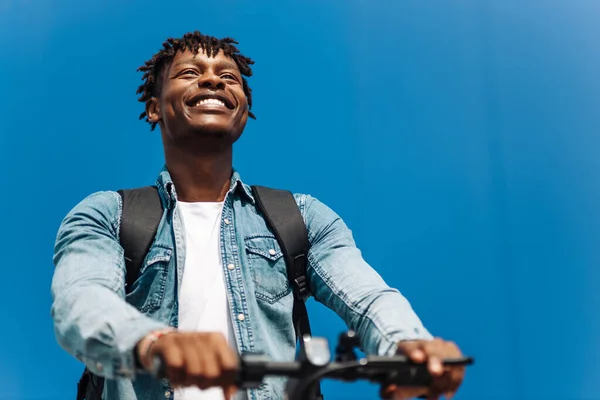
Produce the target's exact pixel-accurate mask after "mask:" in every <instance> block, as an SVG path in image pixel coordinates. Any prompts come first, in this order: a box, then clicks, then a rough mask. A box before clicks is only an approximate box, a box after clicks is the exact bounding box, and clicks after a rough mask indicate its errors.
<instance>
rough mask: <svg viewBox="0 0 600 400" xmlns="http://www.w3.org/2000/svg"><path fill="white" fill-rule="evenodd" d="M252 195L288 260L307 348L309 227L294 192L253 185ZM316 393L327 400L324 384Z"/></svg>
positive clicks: (299, 331)
mask: <svg viewBox="0 0 600 400" xmlns="http://www.w3.org/2000/svg"><path fill="white" fill-rule="evenodd" d="M252 192H253V193H254V198H255V199H256V207H257V209H258V210H259V212H260V213H261V214H262V215H263V217H264V218H265V220H266V222H267V225H269V227H270V228H271V230H272V231H273V235H275V238H276V239H277V242H278V243H279V247H281V252H282V253H283V256H284V258H285V264H286V268H287V276H288V280H289V282H290V286H291V287H292V290H293V292H294V306H293V307H294V308H293V310H292V320H293V323H294V329H295V331H296V339H297V340H299V341H300V346H301V347H303V341H302V338H303V337H305V336H311V332H310V322H309V320H308V310H307V309H306V304H305V300H306V299H307V298H308V297H309V296H310V288H309V286H308V279H307V276H306V267H307V264H308V250H309V248H310V242H309V240H308V232H307V230H306V224H305V223H304V219H303V218H302V214H301V213H300V210H299V209H298V204H296V200H295V199H294V195H293V194H292V193H291V192H288V191H286V190H278V189H271V188H267V187H264V186H252ZM314 390H315V394H316V396H317V398H318V399H323V395H322V394H321V385H320V384H316V385H315V387H314Z"/></svg>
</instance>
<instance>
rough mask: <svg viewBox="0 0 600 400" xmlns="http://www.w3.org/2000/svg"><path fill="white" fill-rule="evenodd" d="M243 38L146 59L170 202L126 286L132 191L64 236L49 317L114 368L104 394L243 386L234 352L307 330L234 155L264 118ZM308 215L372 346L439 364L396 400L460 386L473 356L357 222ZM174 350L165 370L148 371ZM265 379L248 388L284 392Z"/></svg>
mask: <svg viewBox="0 0 600 400" xmlns="http://www.w3.org/2000/svg"><path fill="white" fill-rule="evenodd" d="M236 44H237V42H235V41H234V40H232V39H230V38H226V39H221V40H219V39H216V38H214V37H210V36H205V35H202V34H200V33H199V32H193V33H188V34H186V35H184V36H183V37H182V38H180V39H168V40H167V41H166V42H165V43H164V44H163V48H162V49H161V50H160V51H159V52H158V53H157V54H155V55H154V56H153V57H152V58H151V59H150V60H149V61H147V62H146V63H145V65H144V66H142V67H141V68H140V70H141V71H142V72H144V75H143V78H142V79H143V80H144V83H143V84H142V85H141V86H140V88H139V90H138V94H141V97H140V99H139V100H140V101H141V102H143V103H144V104H145V112H144V113H142V115H141V116H140V118H146V121H147V122H149V123H150V125H151V128H152V130H154V128H155V127H156V126H158V127H159V128H160V132H161V136H162V141H163V145H164V154H165V160H166V166H165V168H164V169H163V171H162V172H161V173H160V175H159V177H158V180H157V182H156V186H157V188H158V192H159V194H160V197H161V201H162V203H163V206H164V214H163V217H162V220H161V223H160V225H159V227H158V231H157V234H156V239H155V241H154V242H153V244H152V246H151V247H150V250H149V252H148V255H147V256H146V259H145V262H144V264H143V265H142V267H141V270H140V274H139V276H138V278H137V280H136V281H135V283H133V285H132V286H131V287H129V288H127V290H126V288H125V279H124V277H125V261H124V255H123V254H124V253H123V248H122V247H121V245H120V244H119V228H120V223H121V213H122V203H121V197H120V196H119V195H118V194H117V193H116V192H99V193H95V194H92V195H91V196H89V197H87V198H86V199H85V200H83V201H82V202H81V203H80V204H78V205H77V206H76V207H74V209H73V210H71V212H70V213H69V214H68V215H67V216H66V218H65V219H64V221H63V223H62V225H61V227H60V229H59V232H58V236H57V241H56V248H55V256H54V262H55V265H56V270H55V274H54V278H53V282H52V295H53V300H54V301H53V305H52V316H53V318H54V324H55V332H56V336H57V340H58V342H59V343H60V344H61V346H63V347H64V348H65V349H66V350H67V351H68V352H69V353H71V354H73V355H74V356H75V357H77V358H78V359H79V360H81V361H83V362H84V363H85V364H86V365H87V366H88V368H89V369H90V370H91V371H92V372H94V373H95V374H97V375H100V376H103V377H105V378H107V379H106V384H105V387H104V393H105V397H104V398H106V399H111V400H113V399H114V400H117V399H118V400H131V399H140V400H141V399H144V400H146V399H150V400H153V399H171V398H173V397H175V398H176V399H177V400H192V399H193V400H198V399H219V398H223V396H225V397H230V396H232V395H233V393H234V392H235V388H234V385H233V384H234V376H235V371H236V369H237V363H238V361H237V360H238V359H237V354H238V353H242V352H262V353H265V354H266V355H268V356H270V357H271V358H273V359H275V360H292V359H293V358H294V354H295V339H296V338H295V333H294V327H293V324H292V319H291V313H292V303H293V298H292V293H291V291H290V288H289V285H288V284H287V276H286V268H285V261H284V260H283V259H282V257H281V249H280V248H279V245H278V244H277V241H276V240H275V238H274V236H273V234H272V233H271V232H270V231H269V229H268V228H267V225H266V223H265V220H264V218H263V217H262V216H261V215H260V213H259V212H258V211H257V208H256V206H255V200H254V196H253V193H252V190H251V188H250V187H249V186H247V185H246V184H244V183H243V182H242V180H241V178H240V176H239V174H238V173H237V171H235V170H234V169H233V167H232V146H233V144H234V143H235V142H236V140H237V139H238V138H239V137H240V135H241V134H242V132H243V130H244V127H245V125H246V121H247V119H248V117H252V118H253V117H254V116H253V114H252V113H251V111H250V109H251V106H252V96H251V90H250V88H249V86H248V83H247V80H246V77H249V76H251V75H252V70H251V68H250V66H251V65H252V64H253V61H252V60H251V59H250V58H247V57H245V56H243V55H242V54H240V52H239V51H238V49H237V47H236ZM294 197H295V199H296V202H297V204H298V207H299V209H300V211H301V213H302V216H303V218H304V221H305V223H306V226H307V230H308V235H309V240H310V251H309V253H308V270H307V271H308V279H309V283H310V290H311V292H312V294H313V295H314V297H315V299H316V300H317V301H319V302H322V303H323V304H325V305H326V306H328V307H330V308H331V309H333V310H334V311H335V312H336V313H337V314H338V315H340V317H342V318H343V319H344V321H345V322H346V323H347V324H348V326H349V327H350V328H351V329H353V330H354V331H356V332H357V334H358V335H359V337H360V338H361V339H362V346H363V349H364V350H365V351H366V352H367V353H373V354H393V353H395V352H402V353H406V354H407V355H409V356H410V357H411V358H412V359H413V360H415V361H417V362H427V363H428V368H429V370H430V371H431V373H432V374H433V375H434V377H435V379H434V383H433V384H432V385H431V387H429V388H418V389H415V390H414V391H409V392H406V391H405V392H401V391H399V390H397V388H394V387H386V388H383V390H382V395H383V396H384V397H390V396H392V395H396V396H398V397H408V396H415V395H421V394H427V395H429V396H430V397H431V398H438V397H439V396H440V395H442V394H447V395H448V394H452V393H454V392H455V391H456V390H457V389H458V387H459V385H460V384H461V381H462V379H463V374H464V370H463V369H462V368H457V367H454V368H448V367H446V368H444V367H443V366H442V364H441V362H440V360H441V359H442V358H445V357H456V356H460V354H461V353H460V351H459V349H458V348H457V347H456V346H455V345H454V344H452V343H450V342H446V341H443V340H440V339H433V338H432V337H431V335H430V334H429V333H428V331H427V330H426V329H425V328H424V327H423V325H422V324H421V321H420V320H419V318H418V317H417V316H416V315H415V313H414V312H413V310H412V308H411V306H410V304H409V303H408V302H407V301H406V299H405V298H404V297H403V296H402V295H401V294H400V293H399V292H398V291H397V290H395V289H392V288H390V287H388V286H387V285H386V284H385V283H384V282H383V280H382V279H381V277H380V276H379V275H378V274H377V273H376V272H375V271H374V270H373V269H372V268H371V267H370V266H369V265H368V264H367V263H366V262H365V261H364V260H363V258H362V257H361V253H360V251H359V250H358V249H357V248H356V246H355V244H354V241H353V238H352V235H351V233H350V230H349V229H348V228H347V227H346V226H345V224H344V223H343V221H342V220H341V219H340V218H339V217H338V216H337V215H336V214H335V213H334V212H333V211H332V210H331V209H329V208H328V207H326V206H325V205H324V204H322V203H321V202H319V201H318V200H316V199H315V198H313V197H311V196H309V195H303V194H297V195H294ZM156 356H159V357H161V358H162V359H163V360H164V364H165V372H166V376H167V378H168V382H169V383H166V381H164V380H163V381H159V380H156V379H154V378H152V377H151V375H150V374H148V373H147V371H149V370H150V368H151V364H152V360H153V359H154V358H155V357H156ZM283 390H284V381H283V380H281V379H267V380H266V384H265V385H263V386H261V387H260V388H258V389H256V390H251V391H248V393H238V394H237V396H240V398H241V397H244V396H248V398H250V399H281V398H283Z"/></svg>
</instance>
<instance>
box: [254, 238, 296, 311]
mask: <svg viewBox="0 0 600 400" xmlns="http://www.w3.org/2000/svg"><path fill="white" fill-rule="evenodd" d="M245 246H246V259H247V260H248V264H249V267H250V271H251V274H252V279H253V281H254V288H255V293H256V298H257V299H261V300H263V301H266V302H268V303H270V304H273V303H275V302H277V301H279V300H280V299H281V298H283V297H285V296H286V295H287V294H289V293H290V291H291V288H290V284H289V281H288V277H287V270H286V265H285V259H284V257H283V253H282V252H281V249H280V247H279V244H278V243H277V240H276V239H275V237H274V236H252V237H247V238H246V239H245Z"/></svg>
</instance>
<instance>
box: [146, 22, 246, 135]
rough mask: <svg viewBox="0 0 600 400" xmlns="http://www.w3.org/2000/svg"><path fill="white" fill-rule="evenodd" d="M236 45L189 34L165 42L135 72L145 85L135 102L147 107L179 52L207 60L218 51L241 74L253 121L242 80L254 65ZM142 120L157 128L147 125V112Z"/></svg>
mask: <svg viewBox="0 0 600 400" xmlns="http://www.w3.org/2000/svg"><path fill="white" fill-rule="evenodd" d="M236 44H238V42H236V41H235V40H234V39H232V38H229V37H227V38H223V39H217V38H216V37H213V36H208V35H203V34H201V33H200V32H198V31H194V32H188V33H186V34H185V35H183V37H181V38H178V39H175V38H168V39H167V40H165V42H164V43H163V48H162V49H161V50H159V51H158V53H156V54H155V55H153V56H152V58H151V59H149V60H148V61H146V62H145V63H144V65H142V66H141V67H139V68H138V71H141V72H143V73H144V75H143V76H142V80H143V81H144V83H143V84H141V85H140V87H139V88H138V90H137V94H141V96H140V97H139V98H138V100H139V101H140V102H143V103H147V102H148V100H150V99H151V98H152V97H156V96H158V95H159V93H160V91H161V90H162V85H163V73H164V71H165V68H166V67H167V66H168V65H169V63H171V61H173V58H174V57H175V55H176V54H177V52H178V51H180V52H184V51H186V50H189V51H191V52H192V53H193V54H194V55H196V54H198V52H199V51H200V49H202V50H203V51H204V52H205V53H206V55H207V56H208V57H215V56H216V55H217V54H218V53H219V51H223V54H224V55H225V56H227V57H230V58H231V59H233V61H235V63H236V65H237V66H238V68H239V69H240V72H241V73H242V85H243V88H244V93H245V94H246V98H247V99H248V116H249V117H250V118H254V119H256V117H255V116H254V114H253V113H252V112H251V111H250V109H252V90H251V89H250V87H249V86H248V81H247V80H246V78H245V76H247V77H250V76H252V68H250V66H251V65H252V64H254V61H252V60H251V59H250V58H248V57H246V56H244V55H242V54H241V53H240V51H239V50H238V48H237V47H236V46H235V45H236ZM143 118H146V122H148V123H149V124H150V125H151V130H154V128H156V122H150V120H149V119H148V116H147V114H146V111H144V112H143V113H142V114H141V115H140V119H143Z"/></svg>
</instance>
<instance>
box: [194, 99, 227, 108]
mask: <svg viewBox="0 0 600 400" xmlns="http://www.w3.org/2000/svg"><path fill="white" fill-rule="evenodd" d="M208 104H213V105H217V106H221V107H225V103H223V102H222V101H221V100H217V99H203V100H200V101H199V102H197V103H196V107H197V106H204V105H208Z"/></svg>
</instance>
